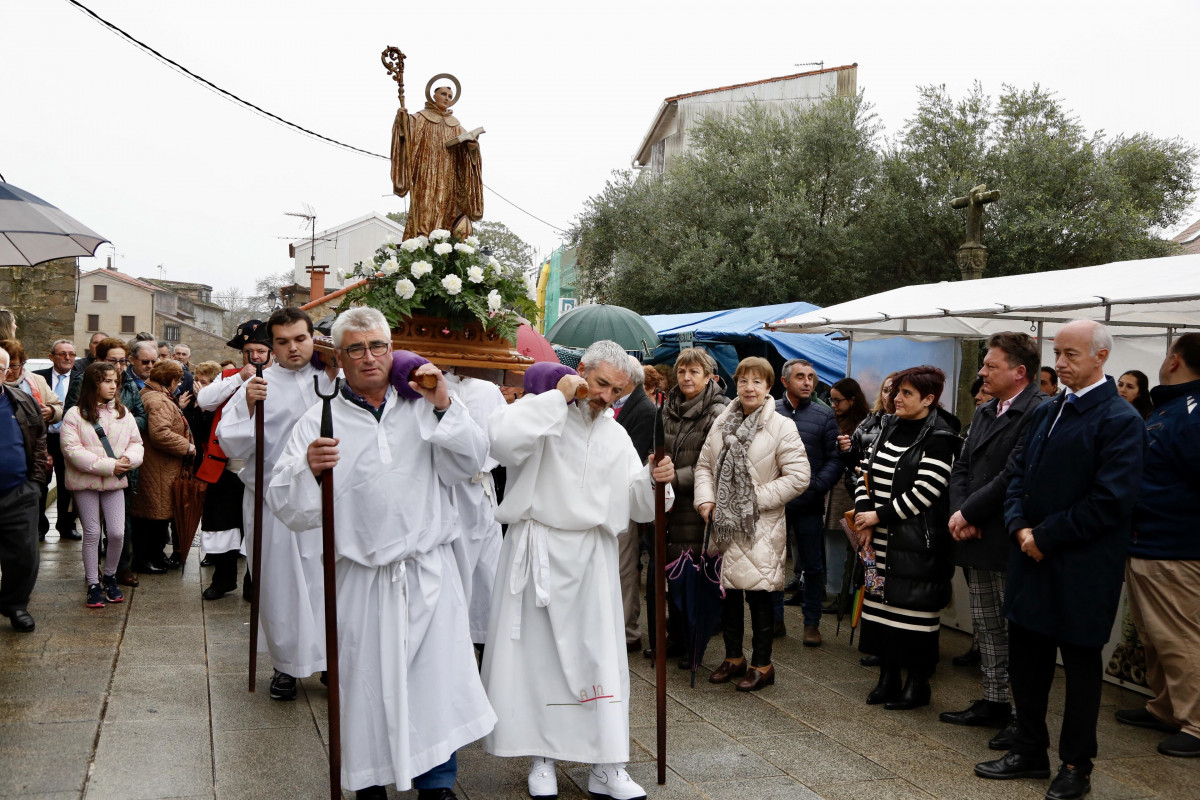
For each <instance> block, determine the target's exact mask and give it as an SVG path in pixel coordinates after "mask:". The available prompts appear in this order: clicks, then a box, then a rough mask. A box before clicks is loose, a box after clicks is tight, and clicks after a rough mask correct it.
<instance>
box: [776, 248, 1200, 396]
mask: <svg viewBox="0 0 1200 800" xmlns="http://www.w3.org/2000/svg"><path fill="white" fill-rule="evenodd" d="M1080 318H1087V319H1094V320H1097V321H1098V322H1103V323H1105V324H1106V325H1108V326H1109V330H1110V332H1111V333H1112V334H1113V337H1114V338H1115V339H1116V342H1115V344H1114V347H1113V352H1112V353H1111V354H1110V357H1109V364H1108V368H1107V369H1106V371H1107V372H1108V373H1109V374H1110V375H1116V374H1120V372H1121V371H1124V370H1127V369H1140V370H1142V371H1143V372H1146V373H1147V374H1148V375H1150V376H1151V381H1152V383H1153V382H1154V378H1155V376H1156V374H1157V369H1158V366H1159V364H1160V363H1161V361H1162V358H1163V355H1164V354H1165V352H1166V348H1167V347H1168V346H1169V345H1170V342H1171V341H1172V340H1173V339H1174V338H1175V336H1177V335H1178V334H1179V333H1180V332H1184V331H1186V330H1189V329H1200V255H1185V256H1170V257H1167V258H1149V259H1143V260H1140V261H1117V262H1114V263H1111V264H1100V265H1098V266H1094V267H1081V268H1079V269H1067V270H1058V271H1055V272H1038V273H1031V274H1028V275H1010V276H1008V277H1003V278H983V279H980V280H973V281H956V282H942V283H933V284H923V285H918V286H905V287H902V288H899V289H893V290H891V291H888V292H881V293H880V294H874V295H870V296H868V297H860V298H858V299H857V300H851V301H849V302H846V303H839V304H838V305H834V306H827V307H825V308H822V309H818V310H816V311H810V312H808V313H805V314H801V315H799V316H795V317H791V318H789V319H786V320H780V321H779V322H774V323H771V324H769V325H767V326H766V327H768V328H771V329H772V330H777V331H789V332H794V333H841V334H843V335H846V336H848V337H849V338H850V343H851V351H850V358H853V343H854V341H856V340H858V341H862V340H864V339H875V338H881V337H891V336H904V337H908V338H913V339H945V338H956V339H986V338H987V337H988V336H990V335H991V334H993V333H996V332H999V331H1005V330H1027V331H1028V332H1029V334H1030V335H1032V336H1035V337H1037V338H1038V340H1039V341H1040V342H1041V343H1042V360H1043V363H1045V364H1052V363H1053V362H1054V359H1053V344H1052V342H1053V339H1054V334H1055V332H1057V330H1058V329H1059V328H1060V327H1061V326H1062V325H1063V324H1064V323H1066V322H1069V321H1071V320H1073V319H1080Z"/></svg>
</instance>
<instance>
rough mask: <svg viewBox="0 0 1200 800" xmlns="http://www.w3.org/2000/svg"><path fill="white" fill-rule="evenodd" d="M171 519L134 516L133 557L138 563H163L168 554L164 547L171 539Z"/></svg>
mask: <svg viewBox="0 0 1200 800" xmlns="http://www.w3.org/2000/svg"><path fill="white" fill-rule="evenodd" d="M168 523H169V520H165V519H146V518H145V517H134V518H133V538H134V543H133V559H134V562H135V563H137V564H161V563H162V562H163V561H165V560H166V558H167V555H166V553H165V552H163V548H165V547H166V546H167V543H168V542H170V541H171V534H170V530H169V527H168Z"/></svg>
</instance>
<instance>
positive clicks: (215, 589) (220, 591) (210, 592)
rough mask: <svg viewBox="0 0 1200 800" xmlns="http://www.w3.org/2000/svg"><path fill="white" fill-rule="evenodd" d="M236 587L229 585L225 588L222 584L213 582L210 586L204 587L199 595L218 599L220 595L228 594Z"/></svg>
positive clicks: (209, 598)
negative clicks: (218, 584)
mask: <svg viewBox="0 0 1200 800" xmlns="http://www.w3.org/2000/svg"><path fill="white" fill-rule="evenodd" d="M236 588H237V587H236V586H230V587H228V588H226V587H224V586H217V585H216V584H215V583H214V584H212V585H211V586H209V587H208V588H207V589H205V590H204V591H203V592H201V593H200V596H201V597H203V598H204V599H205V600H220V599H221V598H222V597H224V596H225V595H227V594H229V593H230V592H232V591H233V590H234V589H236Z"/></svg>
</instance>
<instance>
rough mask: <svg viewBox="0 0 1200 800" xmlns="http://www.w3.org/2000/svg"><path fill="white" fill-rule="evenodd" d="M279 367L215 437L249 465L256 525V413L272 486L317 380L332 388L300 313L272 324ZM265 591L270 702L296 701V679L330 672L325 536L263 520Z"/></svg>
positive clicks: (249, 513)
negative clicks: (261, 414)
mask: <svg viewBox="0 0 1200 800" xmlns="http://www.w3.org/2000/svg"><path fill="white" fill-rule="evenodd" d="M266 327H267V331H268V335H269V336H270V340H271V349H272V350H273V352H274V354H275V363H274V364H273V365H272V366H270V367H268V368H267V369H265V370H263V376H262V377H261V378H259V377H253V378H250V380H249V381H247V382H246V383H245V384H244V385H243V386H241V387H240V388H238V390H237V392H235V393H234V395H233V397H232V398H230V400H229V401H228V402H227V403H226V404H225V407H224V410H223V411H222V414H221V421H220V423H218V424H217V426H216V428H217V436H218V438H219V440H220V442H221V447H222V448H224V450H225V454H226V455H227V456H228V457H230V458H240V459H243V460H244V461H245V466H244V467H243V468H242V471H241V472H240V473H239V474H238V477H239V478H241V480H242V483H243V484H245V486H246V493H245V496H244V498H243V500H242V519H243V521H244V522H245V523H247V524H249V525H251V526H252V525H253V520H254V486H255V482H256V481H258V480H259V479H260V477H259V476H258V475H257V474H256V473H255V469H254V452H255V446H256V443H255V437H254V427H255V426H254V415H255V414H256V413H257V410H258V409H257V406H256V403H257V402H258V401H260V400H261V401H263V405H262V409H263V411H264V413H265V417H264V420H263V426H264V442H263V444H264V448H265V452H264V453H263V467H264V470H265V474H264V476H263V477H262V479H263V480H269V479H270V476H271V474H272V473H273V471H274V469H275V463H276V462H277V461H278V460H279V456H280V454H282V453H283V448H284V446H285V445H286V444H287V441H288V437H289V436H290V435H291V433H292V427H293V426H294V425H295V424H296V420H298V419H300V417H301V416H302V415H303V414H304V412H305V411H307V410H308V409H309V408H310V407H312V406H313V405H314V404H315V403H317V402H318V399H317V395H316V393H315V390H314V388H313V377H314V376H319V377H320V381H321V391H322V392H324V393H326V394H328V393H329V392H330V391H331V390H332V386H333V379H334V377H335V376H336V375H337V368H336V366H331V367H329V368H327V369H326V370H325V371H322V370H320V369H318V368H317V367H315V366H313V364H312V360H313V337H312V333H313V324H312V319H311V318H310V317H309V316H308V314H306V313H304V312H303V311H301V310H300V309H298V308H290V307H289V308H281V309H279V310H277V311H276V312H275V313H273V314H272V315H271V317H270V319H268V320H267V325H266ZM260 533H261V536H262V564H261V566H260V572H259V575H260V580H261V585H260V586H259V588H258V604H259V606H258V607H259V620H260V622H261V624H262V629H263V633H264V634H265V638H266V644H267V650H268V652H269V653H270V654H271V660H272V662H273V663H274V665H275V674H274V676H273V677H272V679H271V699H272V700H295V699H296V678H297V677H307V676H309V675H312V674H313V673H314V672H321V671H323V670H324V669H325V623H324V619H325V595H324V591H323V589H322V580H323V574H322V571H321V531H320V526H319V525H318V526H317V527H315V528H314V529H312V530H307V531H303V532H300V533H293V532H292V531H290V530H288V528H287V526H286V525H284V524H283V523H282V522H281V521H280V520H279V519H278V518H277V517H276V516H275V515H274V514H271V513H269V511H268V512H266V513H264V514H263V529H262V531H261V532H260Z"/></svg>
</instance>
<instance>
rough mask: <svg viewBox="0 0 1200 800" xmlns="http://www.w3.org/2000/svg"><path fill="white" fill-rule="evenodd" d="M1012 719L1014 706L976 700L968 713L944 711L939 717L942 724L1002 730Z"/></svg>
mask: <svg viewBox="0 0 1200 800" xmlns="http://www.w3.org/2000/svg"><path fill="white" fill-rule="evenodd" d="M1011 718H1012V706H1010V705H1009V704H1008V703H997V702H994V701H992V700H976V701H975V702H974V703H972V704H971V707H970V708H968V709H967V710H966V711H943V712H942V713H941V714H939V715H938V719H940V720H941V721H942V722H948V723H950V724H951V725H969V726H971V727H976V728H1002V727H1004V726H1005V725H1007V724H1008V721H1009V719H1011Z"/></svg>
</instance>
